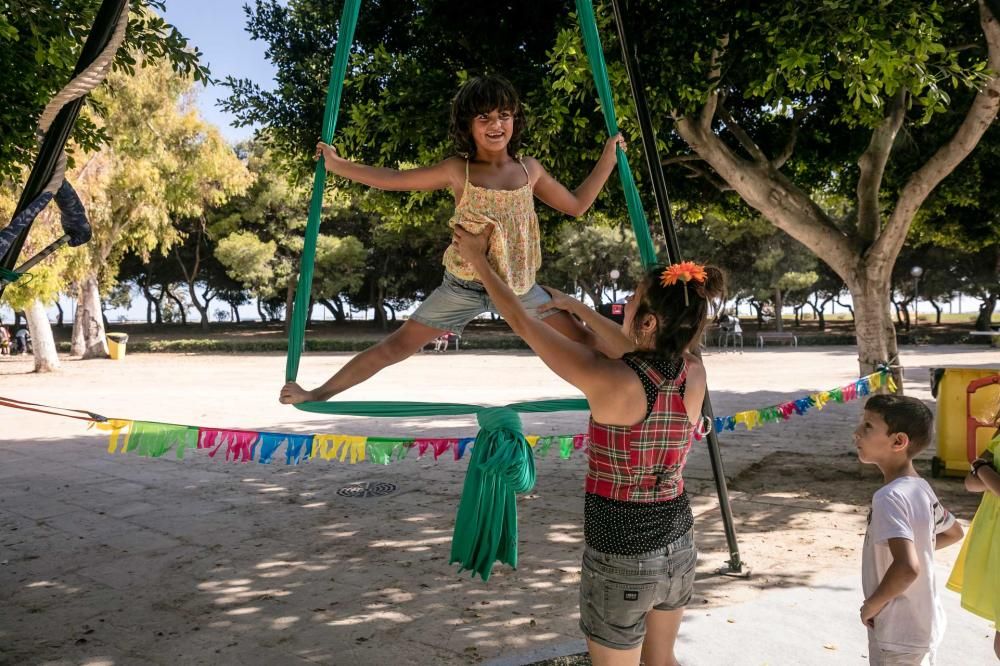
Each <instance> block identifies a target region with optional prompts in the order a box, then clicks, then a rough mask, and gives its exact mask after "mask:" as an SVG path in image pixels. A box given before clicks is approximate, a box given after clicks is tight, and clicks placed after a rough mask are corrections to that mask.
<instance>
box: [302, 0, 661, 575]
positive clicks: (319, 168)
mask: <svg viewBox="0 0 1000 666" xmlns="http://www.w3.org/2000/svg"><path fill="white" fill-rule="evenodd" d="M576 6H577V16H578V18H579V21H580V28H581V30H582V32H583V41H584V46H585V49H586V51H587V57H588V58H589V60H590V66H591V71H592V72H593V75H594V83H595V85H596V87H597V93H598V96H599V97H600V100H601V109H602V111H603V113H604V120H605V124H606V125H607V128H608V132H609V133H610V134H612V135H614V134H616V133H617V132H618V121H617V119H616V118H615V111H614V106H613V104H612V96H611V83H610V81H609V80H608V73H607V69H606V67H605V64H604V52H603V49H602V47H601V41H600V37H599V36H598V34H597V23H596V20H595V19H594V7H593V4H592V2H591V0H577V2H576ZM360 9H361V0H346V2H345V3H344V10H343V13H342V15H341V19H340V30H339V34H338V38H337V49H336V53H335V55H334V60H333V65H332V67H331V68H330V82H329V86H328V88H327V96H326V110H325V112H324V115H323V128H322V134H321V137H322V139H323V141H324V142H326V143H330V142H331V141H332V139H333V134H334V130H335V129H336V126H337V116H338V112H339V109H340V102H341V98H342V96H343V88H344V77H345V76H346V73H347V64H348V60H349V58H350V53H351V45H352V42H353V41H354V31H355V28H356V27H357V23H358V14H359V12H360ZM617 158H618V175H619V177H620V178H621V182H622V188H623V189H624V191H625V201H626V203H627V205H628V212H629V218H630V219H631V220H632V228H633V230H634V232H635V236H636V241H637V242H638V244H639V254H640V256H641V258H642V263H643V265H644V266H647V267H648V266H651V265H653V264H655V263H656V251H655V249H654V248H653V241H652V237H651V236H650V233H649V224H648V223H647V221H646V214H645V212H644V211H643V209H642V202H641V201H640V199H639V192H638V190H637V189H636V186H635V180H634V179H633V177H632V172H631V170H630V168H629V164H628V159H627V158H626V157H625V153H624V152H623V151H622V150H621V149H619V150H618V153H617ZM325 185H326V169H325V166H324V164H323V161H322V160H319V161H317V163H316V172H315V176H314V178H313V191H312V199H311V201H310V205H309V219H308V222H307V224H306V230H305V243H304V246H303V249H302V259H301V267H300V270H299V281H298V286H297V288H296V294H295V303H294V307H293V309H292V315H291V325H290V326H289V332H288V357H287V362H286V365H285V380H286V381H294V380H295V379H296V377H297V376H298V371H299V361H300V359H301V356H302V351H303V348H304V345H305V330H306V322H307V315H308V310H309V300H310V299H309V296H310V293H311V291H312V280H313V266H314V261H315V256H316V239H317V236H318V234H319V223H320V216H321V213H322V207H323V190H324V187H325ZM295 406H296V408H298V409H301V410H303V411H307V412H314V413H320V414H343V415H351V416H389V417H413V416H442V415H446V416H452V415H461V414H477V415H478V417H479V422H480V427H481V430H480V432H479V435H478V436H477V437H476V441H475V445H474V448H473V452H472V456H471V459H470V462H469V470H468V473H467V477H466V480H465V488H464V490H463V492H462V501H461V504H460V505H459V508H458V517H457V520H456V523H455V535H454V540H453V542H452V553H451V557H452V562H458V563H460V565H461V566H462V568H463V569H471V570H472V571H473V572H474V573H478V574H479V575H480V576H482V578H483V580H484V581H485V580H488V579H489V575H490V570H491V568H492V565H493V562H494V560H497V559H499V560H500V561H501V562H505V563H507V564H509V565H511V566H517V507H516V504H515V501H514V494H515V493H518V492H526V491H527V490H530V489H531V488H532V487H533V486H534V483H535V468H534V457H533V454H532V451H531V448H530V447H529V445H528V443H527V441H526V440H525V438H524V435H523V433H522V432H521V420H520V418H519V417H518V416H517V413H516V412H554V411H586V410H588V409H589V406H588V405H587V401H586V400H583V399H579V398H577V399H568V400H541V401H534V402H520V403H515V404H512V405H508V406H507V407H505V408H495V407H494V408H487V407H481V406H479V405H469V404H462V403H426V402H304V403H300V404H297V405H295ZM371 441H372V440H371V439H369V442H371ZM567 446H570V447H571V446H572V442H568V443H567V442H560V447H561V448H562V450H563V451H564V452H565V449H566V447H567ZM392 451H393V448H392V447H391V446H390V445H389V444H386V446H384V447H380V448H379V449H378V457H379V459H380V460H387V459H388V457H389V456H390V455H392Z"/></svg>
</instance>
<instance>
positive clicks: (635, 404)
mask: <svg viewBox="0 0 1000 666" xmlns="http://www.w3.org/2000/svg"><path fill="white" fill-rule="evenodd" d="M489 233H490V232H484V233H480V234H479V235H474V234H471V233H469V232H467V231H466V230H465V229H463V228H462V227H461V226H456V227H455V235H454V247H455V248H456V249H457V250H458V252H459V253H460V254H461V255H462V257H463V258H464V259H465V260H466V261H468V262H469V263H470V264H471V265H472V266H473V267H474V268H475V269H476V271H477V272H478V273H479V275H480V276H481V279H482V281H483V286H484V287H485V288H486V291H487V293H488V294H489V296H490V298H491V299H492V300H493V303H494V304H495V305H496V308H497V310H498V311H499V312H500V314H501V315H502V316H503V317H504V319H506V320H507V323H508V324H509V325H510V327H511V329H513V331H514V332H515V333H517V334H518V335H519V336H521V338H523V339H524V341H525V342H527V343H528V345H530V346H531V348H532V349H533V350H534V351H535V353H537V354H538V356H539V357H540V358H541V359H542V361H544V362H545V364H546V365H548V366H549V368H551V369H552V370H553V371H554V372H555V373H556V374H557V375H559V376H560V377H562V378H563V379H565V380H566V381H568V382H569V383H570V384H573V385H574V386H576V387H577V388H578V389H580V391H582V392H583V394H584V396H585V397H586V398H587V402H588V403H589V404H590V410H591V417H590V425H589V429H588V434H589V440H590V445H589V447H588V451H587V478H586V495H585V502H584V520H583V529H584V537H585V539H586V549H585V550H584V553H583V566H582V570H581V573H580V628H581V630H582V631H583V633H584V634H585V635H586V637H587V647H588V649H589V651H590V656H591V660H592V662H593V663H594V664H595V665H597V666H616V665H618V664H623V665H624V664H628V665H631V666H635V665H637V664H639V663H640V660H641V661H642V663H644V664H646V665H647V666H676V664H677V659H676V658H675V656H674V643H675V641H676V639H677V632H678V629H679V628H680V622H681V616H682V615H683V613H684V607H685V606H686V605H687V603H688V602H689V601H690V599H691V594H692V591H693V587H694V572H695V565H696V563H697V559H698V554H697V550H696V549H695V545H694V530H693V525H694V517H693V515H692V513H691V507H690V504H689V503H688V498H687V494H686V493H685V492H684V479H683V477H682V471H683V469H684V463H685V461H686V458H687V453H688V450H689V449H690V448H691V443H692V438H693V437H694V435H695V430H696V429H698V428H699V427H700V425H701V423H702V417H701V407H702V402H703V401H704V398H705V392H706V386H707V380H706V377H705V367H704V366H703V365H702V363H701V361H700V359H698V357H697V356H695V355H693V354H692V353H691V349H692V348H694V347H696V346H697V344H698V340H699V339H700V338H701V335H702V333H703V331H704V329H705V325H706V324H707V323H708V320H709V314H710V313H709V310H710V308H711V307H712V305H713V304H717V303H718V302H719V301H720V300H721V297H722V293H723V277H722V273H721V272H720V271H719V269H717V268H714V267H710V266H709V267H705V266H699V265H698V264H695V263H693V262H683V263H681V264H674V265H672V266H669V267H666V268H664V267H659V268H655V269H652V270H650V271H648V272H647V273H646V274H645V276H644V277H643V279H642V280H641V281H640V283H639V286H638V288H637V289H636V291H635V294H633V295H632V296H630V297H629V298H628V299H627V300H626V304H625V319H624V323H623V325H622V326H618V325H617V324H616V323H615V322H613V321H611V320H610V319H606V318H604V317H602V316H601V315H600V314H598V313H596V312H594V311H593V310H591V309H590V308H589V307H587V306H586V305H584V304H583V303H580V302H579V301H577V300H575V299H573V298H570V297H569V296H567V295H566V294H563V293H561V292H559V291H558V290H556V289H551V288H546V289H547V291H548V292H549V293H550V294H551V295H552V301H551V302H550V303H549V304H548V305H547V308H549V309H558V310H564V311H567V312H569V313H570V314H572V315H575V316H576V317H577V318H578V319H580V320H581V321H582V322H583V323H584V324H585V325H586V326H587V327H588V328H589V329H590V330H591V331H592V332H593V333H594V337H595V338H597V348H596V349H595V348H591V347H589V346H586V345H583V344H580V343H578V342H574V341H572V340H570V339H568V338H566V337H565V336H563V335H561V334H560V333H559V332H558V331H556V330H554V329H552V327H550V326H546V325H545V324H542V323H541V322H540V321H538V320H537V319H535V318H534V317H532V316H531V315H530V314H529V313H528V312H527V311H526V310H525V309H524V307H523V306H522V305H521V303H520V302H519V301H518V299H517V297H516V296H515V294H514V292H512V291H511V289H510V287H508V286H507V285H506V284H505V283H504V281H503V280H502V279H501V278H500V277H499V276H498V275H497V274H496V272H495V271H493V270H492V269H491V268H490V265H489V262H488V261H487V259H486V249H487V247H488V243H489Z"/></svg>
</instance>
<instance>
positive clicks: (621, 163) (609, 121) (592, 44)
mask: <svg viewBox="0 0 1000 666" xmlns="http://www.w3.org/2000/svg"><path fill="white" fill-rule="evenodd" d="M576 16H577V20H578V21H579V22H580V31H581V32H582V33H583V48H584V50H585V51H586V52H587V59H588V60H589V61H590V71H591V72H592V73H593V75H594V86H596V87H597V96H598V97H600V98H601V111H602V112H603V113H604V124H605V125H606V126H607V128H608V133H609V134H610V135H612V136H614V135H615V134H617V133H618V120H617V118H615V105H614V102H613V98H612V97H611V81H609V80H608V69H607V67H606V66H605V65H604V48H603V47H602V46H601V37H600V35H598V34H597V20H596V19H595V18H594V4H593V3H592V2H591V0H576ZM618 176H619V177H620V178H621V181H622V189H623V190H624V191H625V203H626V204H627V206H628V216H629V219H631V220H632V231H634V232H635V240H636V243H638V244H639V257H640V258H641V259H642V265H643V267H645V268H650V267H652V266H655V265H656V264H657V258H656V248H655V247H653V237H652V236H651V235H650V233H649V222H648V221H647V220H646V212H645V211H644V210H643V208H642V200H641V199H640V198H639V190H638V189H637V188H636V186H635V179H634V178H632V170H631V169H630V168H629V165H628V158H627V157H625V153H624V151H622V149H621V148H619V149H618Z"/></svg>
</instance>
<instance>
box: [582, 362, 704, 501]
mask: <svg viewBox="0 0 1000 666" xmlns="http://www.w3.org/2000/svg"><path fill="white" fill-rule="evenodd" d="M622 361H624V362H625V363H627V364H628V365H629V367H631V368H632V369H633V370H635V372H636V374H638V375H639V379H640V380H642V384H643V387H644V388H645V390H646V398H647V405H648V411H647V413H646V418H645V419H643V420H642V421H641V422H640V423H637V424H636V425H634V426H615V425H604V424H601V423H597V422H595V421H594V418H593V417H591V418H590V426H589V439H590V445H589V447H588V451H587V482H586V488H587V492H588V493H593V494H595V495H600V496H601V497H607V498H609V499H614V500H620V501H626V502H665V501H668V500H672V499H674V498H676V497H678V496H679V495H680V494H681V493H682V492H684V479H683V478H682V477H681V471H682V470H683V468H684V462H685V460H686V459H687V454H688V450H690V448H691V440H692V437H693V435H694V425H693V424H692V423H691V422H690V421H688V416H687V409H686V408H685V407H684V386H685V382H686V379H687V363H686V362H685V361H684V360H683V359H680V358H678V359H674V360H669V361H665V360H663V359H652V358H642V357H640V356H638V355H634V354H626V355H625V356H624V357H622Z"/></svg>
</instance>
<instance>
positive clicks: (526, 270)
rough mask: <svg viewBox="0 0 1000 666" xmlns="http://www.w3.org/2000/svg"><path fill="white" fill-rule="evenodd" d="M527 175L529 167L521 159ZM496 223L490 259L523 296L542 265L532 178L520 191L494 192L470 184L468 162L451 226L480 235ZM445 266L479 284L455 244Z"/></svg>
mask: <svg viewBox="0 0 1000 666" xmlns="http://www.w3.org/2000/svg"><path fill="white" fill-rule="evenodd" d="M518 161H519V162H520V164H521V168H522V169H524V175H525V176H528V168H527V167H525V166H524V162H521V161H520V160H518ZM490 222H492V223H493V224H494V225H495V228H494V230H493V237H492V238H491V239H490V247H489V250H488V252H487V255H486V256H487V259H488V260H489V262H490V265H491V266H492V267H493V269H494V270H495V271H496V272H497V274H498V275H499V276H500V277H501V278H502V279H503V280H504V282H506V283H507V284H508V285H509V286H510V288H511V289H512V290H513V291H514V293H515V294H517V295H518V296H521V295H522V294H525V293H527V292H528V290H530V289H531V287H532V286H534V284H535V273H536V272H537V271H538V267H539V266H541V264H542V248H541V234H540V232H539V230H538V216H537V215H536V214H535V196H534V193H533V192H532V191H531V178H530V176H528V182H527V183H525V184H524V186H523V187H519V188H518V189H516V190H491V189H489V188H486V187H479V186H477V185H473V184H472V183H470V182H469V162H468V161H466V163H465V190H464V191H463V192H462V199H461V201H459V202H458V205H457V206H456V207H455V214H454V215H453V216H452V218H451V221H450V222H449V223H448V226H450V227H454V226H455V225H456V224H461V225H462V226H463V227H465V228H466V229H468V230H469V231H470V232H472V233H474V234H477V233H481V232H482V231H483V230H485V229H486V227H487V225H488V224H489V223H490ZM444 267H445V268H446V269H447V270H448V272H449V273H451V274H452V275H454V276H455V277H457V278H459V279H461V280H475V281H479V276H478V275H477V274H476V271H474V270H473V269H472V266H471V265H469V263H468V262H467V261H465V260H464V259H462V257H461V255H459V253H458V251H457V250H456V249H455V246H454V245H450V246H448V249H447V250H445V253H444Z"/></svg>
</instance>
